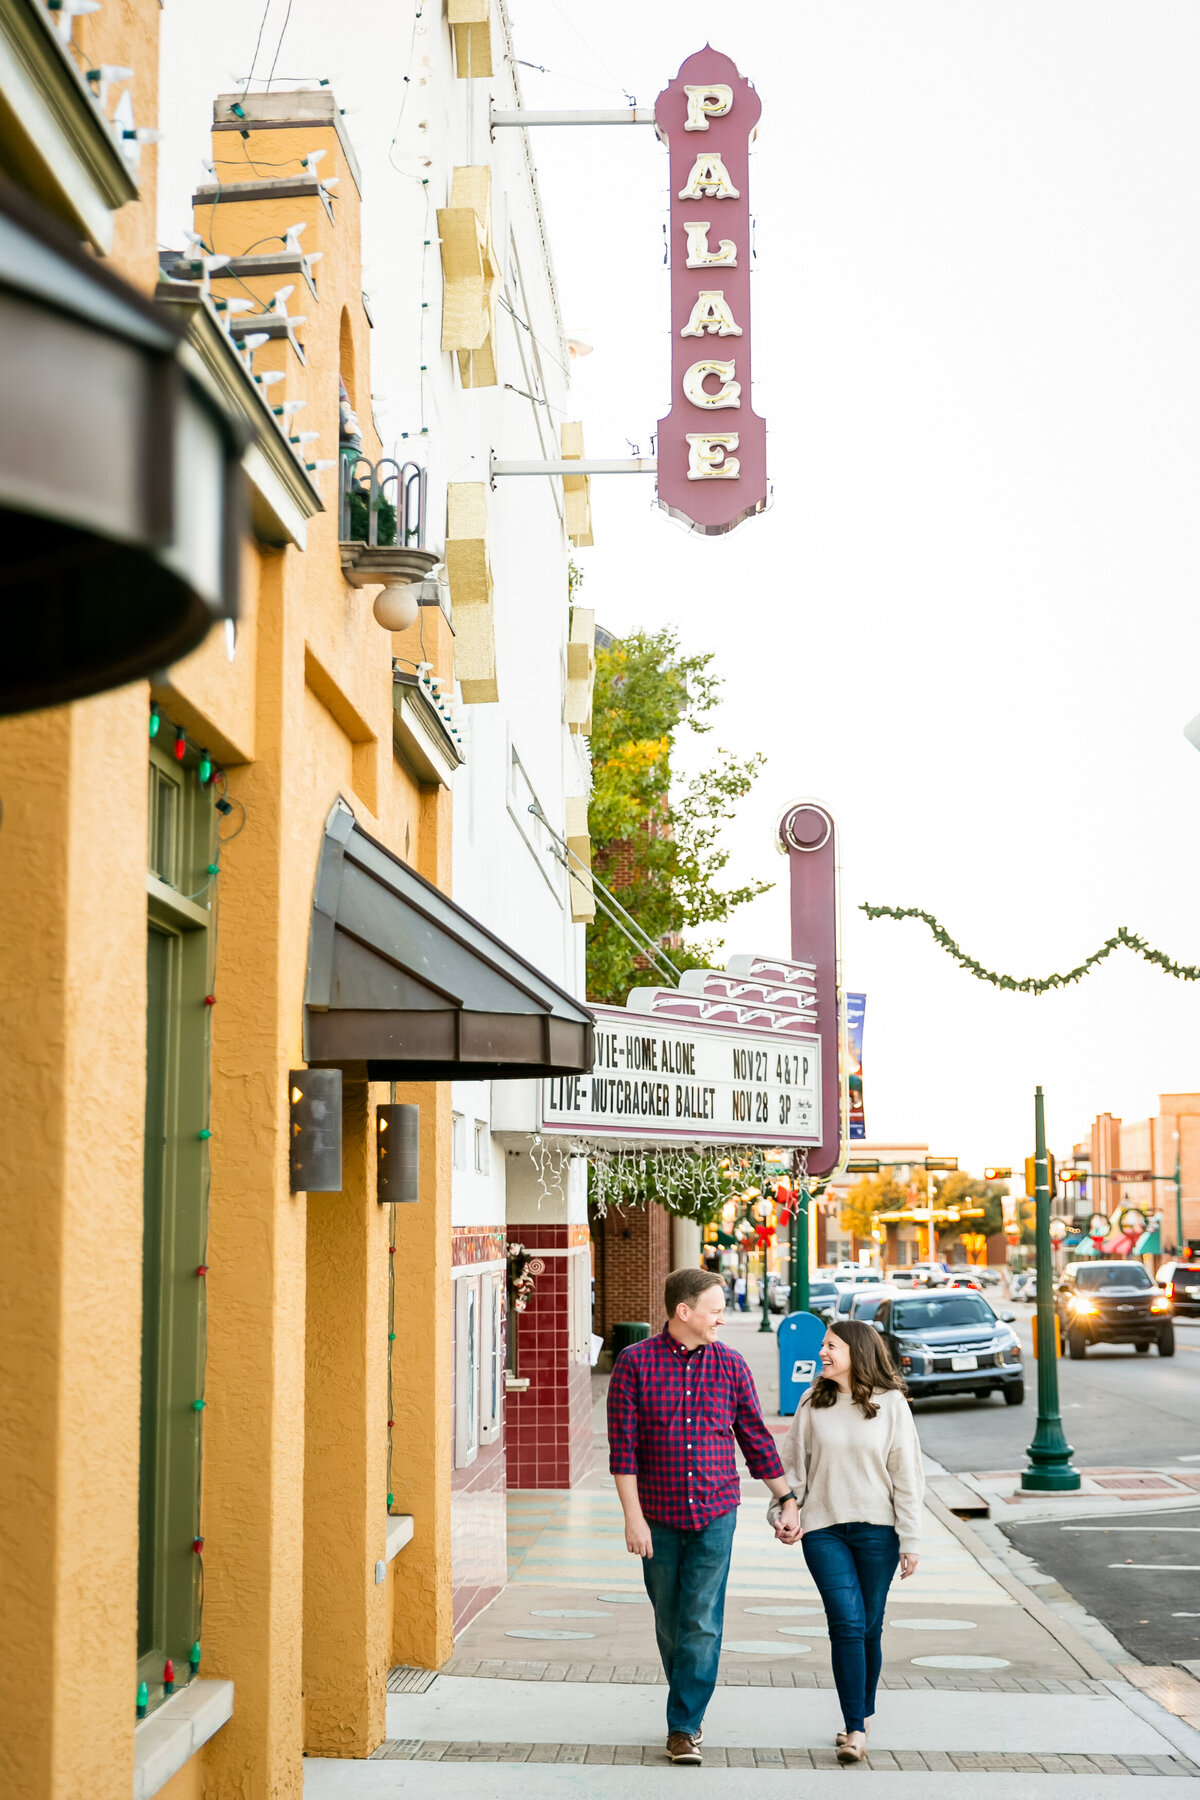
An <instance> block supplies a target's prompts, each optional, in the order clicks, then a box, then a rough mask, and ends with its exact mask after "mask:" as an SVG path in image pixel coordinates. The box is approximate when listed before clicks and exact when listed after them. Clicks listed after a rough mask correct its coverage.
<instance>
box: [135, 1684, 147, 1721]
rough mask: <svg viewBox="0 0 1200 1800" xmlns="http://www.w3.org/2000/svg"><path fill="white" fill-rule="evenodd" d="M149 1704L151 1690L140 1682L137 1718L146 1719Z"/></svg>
mask: <svg viewBox="0 0 1200 1800" xmlns="http://www.w3.org/2000/svg"><path fill="white" fill-rule="evenodd" d="M149 1704H150V1689H149V1688H148V1687H147V1686H146V1684H145V1682H144V1681H139V1682H138V1691H137V1716H138V1718H139V1719H144V1718H145V1716H146V1708H147V1707H148V1706H149Z"/></svg>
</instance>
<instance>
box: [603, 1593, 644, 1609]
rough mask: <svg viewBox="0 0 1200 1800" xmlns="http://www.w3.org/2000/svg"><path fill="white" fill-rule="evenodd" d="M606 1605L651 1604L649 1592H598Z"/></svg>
mask: <svg viewBox="0 0 1200 1800" xmlns="http://www.w3.org/2000/svg"><path fill="white" fill-rule="evenodd" d="M596 1598H597V1600H603V1602H604V1604H605V1605H606V1606H649V1604H650V1596H649V1594H597V1595H596Z"/></svg>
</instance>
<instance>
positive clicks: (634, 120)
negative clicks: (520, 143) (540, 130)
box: [492, 106, 654, 131]
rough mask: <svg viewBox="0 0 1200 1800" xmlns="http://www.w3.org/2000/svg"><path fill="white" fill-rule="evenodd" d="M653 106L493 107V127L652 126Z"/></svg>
mask: <svg viewBox="0 0 1200 1800" xmlns="http://www.w3.org/2000/svg"><path fill="white" fill-rule="evenodd" d="M653 123H654V108H653V107H652V106H618V107H615V108H614V107H601V108H599V109H598V110H597V109H592V110H591V111H584V112H531V111H529V110H528V108H526V107H523V106H521V107H518V108H517V109H516V110H515V111H512V110H511V109H510V110H506V109H504V108H502V107H495V106H494V107H493V108H492V130H493V131H494V130H495V129H496V127H497V126H498V125H520V126H522V127H524V126H526V125H653Z"/></svg>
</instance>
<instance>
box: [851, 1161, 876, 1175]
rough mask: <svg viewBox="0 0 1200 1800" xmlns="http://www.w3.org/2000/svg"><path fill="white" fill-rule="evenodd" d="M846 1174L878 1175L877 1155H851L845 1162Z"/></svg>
mask: <svg viewBox="0 0 1200 1800" xmlns="http://www.w3.org/2000/svg"><path fill="white" fill-rule="evenodd" d="M846 1173H847V1175H878V1173H879V1158H878V1157H857V1158H856V1157H851V1158H850V1161H849V1162H848V1163H847V1164H846Z"/></svg>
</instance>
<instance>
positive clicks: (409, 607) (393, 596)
mask: <svg viewBox="0 0 1200 1800" xmlns="http://www.w3.org/2000/svg"><path fill="white" fill-rule="evenodd" d="M419 588H420V583H418V582H412V581H406V582H403V583H400V584H398V585H396V586H394V587H385V588H383V589H382V590H381V591H380V592H379V593H378V594H376V596H375V604H374V606H373V607H372V608H371V611H372V612H373V613H374V614H375V622H376V624H378V625H382V626H383V629H384V630H385V631H407V630H408V628H409V626H410V625H415V624H416V622H417V620H418V619H419V618H420V616H421V602H420V598H419Z"/></svg>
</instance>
